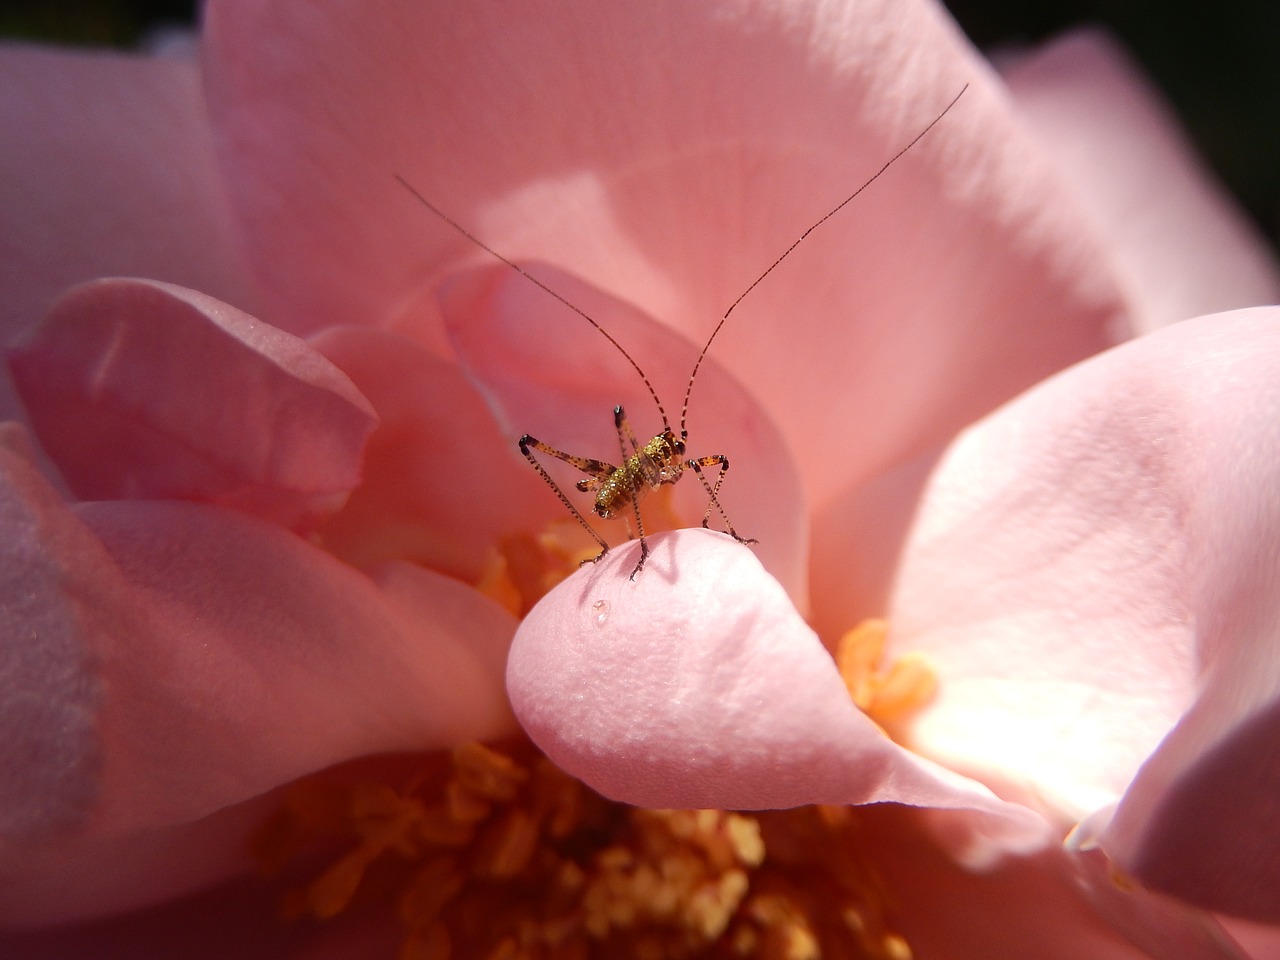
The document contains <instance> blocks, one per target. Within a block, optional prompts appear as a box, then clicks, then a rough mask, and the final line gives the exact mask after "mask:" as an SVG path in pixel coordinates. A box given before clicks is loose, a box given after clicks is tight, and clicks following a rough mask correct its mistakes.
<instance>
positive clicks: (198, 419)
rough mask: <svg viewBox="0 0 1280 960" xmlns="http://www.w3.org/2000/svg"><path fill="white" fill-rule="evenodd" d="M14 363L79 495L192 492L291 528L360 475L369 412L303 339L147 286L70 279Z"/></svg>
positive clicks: (193, 297) (36, 420)
mask: <svg viewBox="0 0 1280 960" xmlns="http://www.w3.org/2000/svg"><path fill="white" fill-rule="evenodd" d="M10 366H11V368H12V370H13V374H14V380H15V382H16V384H17V386H18V389H19V390H20V391H21V393H22V398H23V402H24V403H25V404H26V406H27V410H28V412H29V414H30V417H31V421H32V423H33V424H34V425H35V427H36V430H37V431H38V433H39V435H40V440H41V443H42V444H43V446H44V448H45V450H46V451H47V452H48V453H49V454H50V456H52V458H53V459H54V461H56V463H57V464H58V467H59V469H60V470H61V471H62V475H63V476H64V477H65V478H66V480H67V482H68V483H69V485H70V486H71V489H72V490H74V491H75V493H76V495H77V496H79V497H80V498H82V499H86V500H100V499H126V498H141V499H161V498H180V499H189V500H203V501H207V502H211V503H218V504H223V505H226V506H232V507H235V508H237V509H240V510H245V511H247V512H250V513H254V514H256V515H258V516H261V517H264V518H266V519H269V520H273V521H275V522H277V523H281V524H284V525H286V526H301V525H304V524H305V523H306V522H307V521H309V520H312V519H314V518H316V517H318V516H320V515H323V514H325V513H329V512H332V511H333V510H335V509H337V507H339V506H341V504H342V502H343V500H344V499H345V498H346V495H347V493H348V491H350V490H351V488H352V487H354V486H355V485H356V484H358V483H359V482H360V458H361V452H362V449H363V446H364V441H365V437H366V436H367V435H368V433H369V431H370V430H372V429H373V426H374V423H375V422H376V418H375V416H374V413H373V410H372V408H371V407H370V406H369V403H368V401H367V400H365V398H364V397H363V396H361V394H360V392H359V391H358V390H356V388H355V387H354V386H353V385H352V383H351V381H350V380H348V379H347V377H345V376H344V375H343V374H342V373H341V371H339V370H338V369H337V368H335V367H334V366H333V365H332V364H331V363H329V362H328V361H327V360H325V359H324V358H323V357H322V356H320V355H319V354H317V353H316V352H315V351H314V350H312V349H311V348H310V347H308V346H307V345H306V344H304V343H303V342H302V341H300V340H297V339H296V338H294V337H292V336H290V335H289V334H286V333H283V332H282V331H279V330H275V329H273V328H271V327H269V326H267V325H266V324H263V323H261V322H259V321H257V320H255V319H254V318H252V317H250V316H248V315H247V314H244V313H241V312H240V311H239V310H236V309H235V308H233V307H229V306H227V305H226V304H224V303H220V302H218V301H217V300H214V299H213V298H212V297H208V296H205V295H204V294H200V293H196V292H195V291H192V290H186V289H184V288H182V287H175V286H171V285H169V284H162V283H155V282H151V281H142V280H102V281H97V282H94V283H89V284H85V285H84V286H81V287H78V288H77V289H75V290H74V291H72V292H71V293H69V294H67V295H66V296H64V297H63V298H62V299H61V300H59V301H58V303H57V304H55V306H54V307H53V309H52V310H51V311H50V313H49V315H48V317H46V319H45V321H44V323H43V324H42V325H41V326H40V328H39V329H38V330H37V331H36V332H35V333H34V334H33V335H32V337H31V338H30V339H28V340H27V341H26V342H25V343H24V344H23V345H22V346H21V347H20V348H19V349H18V350H16V351H14V352H13V354H12V355H11V357H10Z"/></svg>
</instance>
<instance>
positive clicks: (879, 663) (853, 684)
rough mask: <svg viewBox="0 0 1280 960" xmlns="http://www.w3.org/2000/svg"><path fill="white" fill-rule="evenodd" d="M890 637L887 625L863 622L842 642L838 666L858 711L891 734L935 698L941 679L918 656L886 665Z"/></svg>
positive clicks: (910, 656)
mask: <svg viewBox="0 0 1280 960" xmlns="http://www.w3.org/2000/svg"><path fill="white" fill-rule="evenodd" d="M888 635H889V624H888V622H887V621H884V620H864V621H863V622H862V623H860V624H858V626H856V627H854V628H853V629H852V630H849V631H847V632H846V633H845V634H844V636H842V637H841V638H840V642H839V643H838V644H837V646H836V666H837V667H838V668H839V670H840V676H842V677H843V678H844V683H845V686H846V687H847V688H848V690H849V696H850V697H852V698H853V702H854V703H855V704H856V705H857V706H858V709H859V710H861V711H862V712H863V713H865V714H867V715H868V716H869V717H871V718H872V719H873V720H875V721H876V722H877V723H879V724H880V725H881V726H882V727H885V728H886V729H889V730H892V729H893V728H895V727H897V726H899V725H900V724H901V723H902V721H903V720H905V719H906V718H908V717H909V716H910V715H911V714H913V713H915V712H916V711H917V710H919V709H920V708H921V707H923V706H925V705H926V704H927V703H928V702H929V701H930V700H932V699H933V698H934V696H935V695H936V694H937V691H938V676H937V671H936V670H935V669H934V667H933V665H932V664H931V663H930V662H929V660H928V658H927V657H925V656H924V655H923V654H919V653H907V654H904V655H903V656H901V657H899V658H898V659H896V660H894V661H892V662H891V663H889V664H887V665H886V664H885V662H884V650H885V642H886V640H887V639H888Z"/></svg>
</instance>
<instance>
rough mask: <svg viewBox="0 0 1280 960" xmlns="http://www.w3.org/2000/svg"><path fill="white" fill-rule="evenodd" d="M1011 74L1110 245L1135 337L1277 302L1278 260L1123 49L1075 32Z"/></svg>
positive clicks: (1101, 36)
mask: <svg viewBox="0 0 1280 960" xmlns="http://www.w3.org/2000/svg"><path fill="white" fill-rule="evenodd" d="M1003 75H1004V79H1005V80H1006V81H1007V82H1008V84H1009V88H1010V90H1011V92H1012V93H1013V95H1014V97H1015V98H1016V100H1017V105H1018V108H1019V110H1020V111H1021V113H1022V115H1023V116H1024V118H1025V119H1026V121H1027V123H1028V124H1029V125H1030V126H1031V127H1032V128H1033V129H1034V130H1035V132H1036V134H1037V136H1038V137H1039V138H1040V140H1041V142H1042V143H1043V144H1044V146H1045V149H1046V152H1047V153H1048V154H1049V155H1050V156H1051V157H1052V158H1053V161H1054V162H1055V164H1056V165H1057V166H1058V167H1059V168H1060V170H1061V172H1062V174H1063V175H1064V176H1065V177H1066V179H1067V181H1068V182H1069V184H1070V185H1071V187H1072V190H1073V192H1074V193H1075V195H1076V198H1077V202H1078V203H1079V204H1080V205H1081V206H1082V208H1083V210H1084V211H1085V212H1086V213H1087V214H1088V216H1089V218H1090V219H1091V220H1092V221H1093V225H1094V227H1095V228H1096V230H1097V231H1098V233H1099V235H1100V236H1101V237H1102V238H1103V239H1104V242H1105V243H1106V244H1107V246H1108V248H1109V250H1110V254H1111V257H1112V259H1113V262H1114V264H1115V269H1116V272H1117V274H1118V276H1119V277H1120V278H1121V281H1122V283H1123V285H1124V289H1125V294H1126V296H1127V298H1128V300H1129V302H1130V304H1131V305H1132V314H1131V322H1132V323H1133V326H1134V329H1135V331H1146V330H1152V329H1155V328H1157V327H1160V326H1163V325H1164V324H1167V323H1172V322H1174V321H1176V320H1184V319H1186V318H1187V317H1195V316H1200V315H1202V314H1207V313H1213V312H1216V311H1220V310H1229V309H1233V308H1235V307H1246V306H1251V305H1253V304H1258V303H1274V302H1276V301H1277V300H1280V265H1278V264H1277V263H1276V260H1275V256H1274V254H1272V253H1271V251H1270V250H1269V249H1268V247H1267V244H1266V243H1265V241H1264V240H1263V239H1262V237H1261V236H1260V235H1259V233H1258V231H1257V229H1256V228H1255V227H1254V226H1253V225H1252V224H1250V223H1249V222H1248V221H1247V219H1246V218H1245V217H1244V215H1243V214H1242V213H1241V211H1240V210H1239V209H1238V207H1237V206H1236V204H1235V202H1234V201H1233V200H1232V199H1231V198H1230V197H1229V196H1227V194H1226V192H1225V191H1224V190H1223V188H1222V186H1221V185H1220V184H1219V183H1218V182H1217V180H1216V179H1215V178H1214V176H1213V174H1212V173H1210V172H1209V171H1208V170H1207V169H1206V168H1205V167H1204V165H1203V164H1202V163H1201V162H1200V161H1199V160H1198V159H1197V157H1196V151H1195V149H1194V147H1193V146H1192V145H1191V144H1190V142H1189V141H1188V140H1187V137H1186V135H1185V134H1184V133H1183V132H1182V130H1181V129H1179V127H1178V125H1177V121H1176V120H1175V119H1174V118H1173V117H1172V116H1171V115H1170V113H1169V109H1168V107H1167V105H1166V104H1165V103H1164V102H1163V101H1162V99H1161V98H1160V95H1159V94H1158V93H1157V92H1156V91H1155V90H1154V89H1152V87H1151V85H1150V84H1149V83H1148V81H1147V80H1146V79H1145V78H1144V77H1143V76H1142V75H1141V73H1140V71H1139V69H1138V68H1137V66H1136V65H1135V64H1133V62H1132V61H1131V60H1130V59H1129V56H1128V55H1127V53H1126V52H1125V51H1124V50H1123V49H1121V47H1120V45H1119V44H1118V43H1117V42H1116V41H1115V40H1114V39H1113V38H1112V37H1111V36H1110V35H1108V34H1105V33H1102V32H1099V31H1096V30H1088V31H1080V32H1076V33H1072V34H1068V35H1067V36H1066V37H1063V38H1062V39H1059V40H1057V41H1055V42H1054V43H1052V44H1050V45H1049V46H1047V47H1045V48H1044V49H1042V50H1040V51H1037V52H1036V53H1034V54H1032V55H1030V56H1027V57H1024V58H1020V59H1018V60H1016V61H1014V62H1012V63H1009V64H1006V65H1005V67H1004V70H1003Z"/></svg>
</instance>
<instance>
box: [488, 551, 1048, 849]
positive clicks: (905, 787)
mask: <svg viewBox="0 0 1280 960" xmlns="http://www.w3.org/2000/svg"><path fill="white" fill-rule="evenodd" d="M652 548H653V555H652V556H651V557H650V558H649V561H648V563H647V565H646V566H645V568H644V570H643V571H641V573H640V574H639V575H638V576H637V577H636V578H635V579H634V580H632V579H631V578H630V576H629V575H630V573H631V571H632V570H633V568H634V567H635V563H636V558H637V552H638V550H639V545H638V544H628V545H627V546H626V547H625V548H621V549H618V550H614V551H612V552H611V553H609V554H608V555H607V556H606V557H605V558H603V559H602V560H600V561H599V562H598V563H596V564H594V565H593V566H591V567H588V568H585V569H584V570H582V571H580V572H579V573H578V574H576V575H575V576H574V577H571V578H570V579H569V580H567V581H566V582H565V583H564V584H562V585H561V586H560V587H558V588H557V589H555V590H553V591H552V592H551V593H550V594H548V595H547V596H546V597H544V598H543V600H542V601H541V602H540V603H539V604H538V605H537V606H536V607H535V608H534V609H533V610H532V611H531V612H530V613H529V614H528V616H526V617H525V619H524V620H523V621H522V622H521V625H520V629H519V631H518V632H517V634H516V639H515V642H514V643H513V645H512V648H511V654H510V657H509V659H508V661H507V691H508V694H509V695H510V697H511V702H512V705H513V706H514V708H515V711H516V715H517V717H518V718H519V719H520V722H521V724H522V725H523V726H524V728H525V730H526V732H528V733H529V735H530V736H531V737H532V738H533V740H534V742H535V743H537V744H538V746H539V747H540V748H541V749H542V750H543V751H544V752H545V753H546V754H547V755H548V756H550V757H551V758H552V759H553V760H555V761H556V762H557V763H558V764H559V765H560V766H562V767H563V768H564V769H566V770H568V771H569V772H571V773H573V774H574V775H575V776H577V777H579V778H581V779H582V780H584V781H585V782H586V783H588V784H590V785H591V786H592V787H594V788H595V789H596V790H598V791H600V792H601V793H603V794H604V795H605V796H608V797H612V798H614V799H619V800H624V801H626V802H628V803H635V804H638V805H640V806H649V807H695V808H696V807H721V808H733V809H761V808H776V807H789V806H798V805H801V804H805V803H872V802H877V801H883V800H895V801H899V802H903V803H911V804H921V805H931V806H939V807H964V808H972V809H977V810H981V811H984V812H993V813H997V814H998V815H999V816H1001V817H1003V818H1005V819H1007V820H1008V821H1009V822H1010V823H1011V824H1013V825H1017V826H1020V827H1023V828H1024V829H1025V830H1026V831H1027V832H1028V834H1029V835H1030V836H1031V837H1036V836H1038V835H1039V828H1038V827H1037V826H1036V818H1035V817H1033V816H1029V815H1026V811H1022V810H1020V809H1019V808H1017V807H1013V806H1009V805H1003V804H1000V803H999V801H996V800H995V798H994V797H992V796H991V795H990V794H988V793H987V792H986V791H985V790H983V789H982V788H981V787H979V786H978V785H977V784H975V783H972V782H966V781H964V780H963V778H959V777H955V776H954V775H952V774H950V773H948V772H947V771H944V770H942V769H941V768H936V767H933V766H932V765H931V764H928V763H925V762H923V761H921V760H919V759H918V758H916V757H914V756H912V755H911V754H909V753H907V752H906V751H904V750H902V749H901V748H899V747H898V746H897V745H895V744H894V743H893V742H892V741H891V740H889V739H888V738H887V737H886V736H885V735H884V734H883V733H882V732H881V731H880V730H879V729H878V728H876V726H875V724H873V723H872V722H871V721H870V720H869V719H867V717H866V716H865V715H864V714H863V713H862V712H861V711H859V710H858V709H857V708H856V707H855V706H854V705H853V702H852V700H851V699H850V697H849V694H848V691H847V690H846V689H845V686H844V682H843V681H842V680H841V678H840V675H839V673H838V672H837V670H836V667H835V664H834V662H833V661H832V659H831V656H830V654H828V653H827V651H826V650H825V649H824V648H823V646H822V644H821V642H819V640H818V638H817V636H816V635H815V634H814V633H813V631H812V630H810V629H809V627H808V626H807V625H806V624H805V623H804V621H803V620H802V619H801V618H800V616H799V614H798V613H797V612H796V610H795V608H794V606H792V604H791V602H790V600H789V599H788V598H787V596H786V594H785V593H784V592H783V590H782V588H781V587H780V586H779V585H778V583H777V582H776V581H775V580H773V579H772V578H771V577H769V576H768V574H766V573H765V572H764V570H763V569H762V568H761V566H760V564H759V561H757V560H756V559H755V557H754V556H753V555H752V554H751V552H750V551H749V550H748V548H747V547H745V546H743V545H741V544H738V543H735V542H734V541H733V540H732V539H730V538H728V537H725V536H723V535H720V534H716V533H711V532H705V531H700V530H683V531H676V532H675V533H670V534H660V535H658V536H656V537H654V538H653V539H652Z"/></svg>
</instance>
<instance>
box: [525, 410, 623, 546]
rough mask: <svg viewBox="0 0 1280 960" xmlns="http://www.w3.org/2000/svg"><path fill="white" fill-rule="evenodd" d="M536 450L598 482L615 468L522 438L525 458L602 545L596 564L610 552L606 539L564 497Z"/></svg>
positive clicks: (527, 436) (532, 439)
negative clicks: (590, 475)
mask: <svg viewBox="0 0 1280 960" xmlns="http://www.w3.org/2000/svg"><path fill="white" fill-rule="evenodd" d="M534 450H538V451H540V452H541V453H545V454H546V455H547V456H549V457H555V458H556V459H557V460H563V461H564V462H565V463H567V464H570V465H572V466H575V467H577V468H578V469H579V470H581V471H582V472H583V473H590V474H592V475H593V476H592V480H597V481H598V478H599V477H600V476H601V474H605V473H607V472H609V471H612V470H613V467H611V466H609V464H607V463H601V462H600V461H599V460H590V459H588V458H586V457H575V456H573V454H569V453H565V452H564V451H562V450H557V449H556V448H555V447H551V446H548V445H547V444H545V443H543V442H542V441H541V440H537V439H534V438H533V437H531V436H529V435H528V434H527V433H526V434H525V435H524V436H523V437H521V438H520V452H521V453H523V454H524V458H525V459H526V460H528V461H529V462H530V463H531V464H533V469H535V470H537V471H538V474H539V476H541V477H542V479H543V480H545V481H546V482H547V486H549V487H550V488H551V489H552V490H554V491H555V495H556V496H557V497H559V498H560V502H561V503H563V504H564V505H565V507H566V508H568V510H569V512H570V513H571V514H573V516H574V518H575V519H576V520H577V521H578V523H579V524H581V525H582V529H583V530H585V531H587V533H589V534H591V537H592V539H594V540H595V542H596V543H598V544H600V554H599V556H597V557H596V558H595V560H592V561H591V562H592V563H595V562H596V561H597V560H599V559H600V557H603V556H604V555H605V554H606V553H608V552H609V544H608V543H607V542H606V541H605V539H604V537H602V536H600V534H598V533H596V531H595V528H594V527H592V526H591V524H589V523H587V518H586V517H584V516H583V515H582V514H581V513H579V512H578V508H577V507H575V506H574V505H573V501H572V500H570V499H569V498H568V497H566V496H565V495H564V491H563V490H561V489H560V484H558V483H556V482H555V480H554V479H552V477H551V474H549V473H547V470H546V467H544V466H543V465H542V464H541V463H539V462H538V458H537V457H535V456H534V455H533V451H534ZM589 482H591V481H589V480H584V481H582V483H589ZM579 489H581V484H579Z"/></svg>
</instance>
